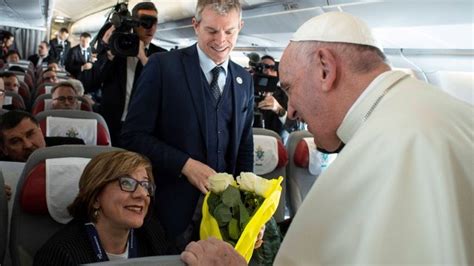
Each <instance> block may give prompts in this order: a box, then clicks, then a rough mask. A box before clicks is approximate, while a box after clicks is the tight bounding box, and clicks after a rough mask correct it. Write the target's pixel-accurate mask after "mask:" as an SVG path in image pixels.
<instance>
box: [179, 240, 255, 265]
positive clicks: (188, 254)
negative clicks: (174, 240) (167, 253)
mask: <svg viewBox="0 0 474 266" xmlns="http://www.w3.org/2000/svg"><path fill="white" fill-rule="evenodd" d="M181 260H182V261H183V262H184V263H186V264H187V265H190V266H213V265H216V266H217V265H218V266H220V265H225V266H240V265H247V262H246V261H245V259H244V258H243V257H242V256H240V254H239V253H237V251H235V249H234V248H233V247H232V246H231V245H230V244H228V243H226V242H224V241H222V240H217V239H215V238H213V237H211V238H209V239H207V240H199V241H198V242H191V243H189V244H188V245H187V246H186V249H185V250H184V251H183V253H181Z"/></svg>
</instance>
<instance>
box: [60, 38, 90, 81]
mask: <svg viewBox="0 0 474 266" xmlns="http://www.w3.org/2000/svg"><path fill="white" fill-rule="evenodd" d="M87 52H88V54H89V58H91V56H92V51H91V48H90V47H89V48H87ZM89 61H90V60H89ZM85 63H87V61H86V59H85V58H84V56H83V55H82V48H81V46H80V45H76V46H74V47H73V48H72V49H71V50H69V52H68V53H67V56H66V61H65V63H64V66H65V67H66V71H67V72H69V73H70V74H71V75H72V76H74V77H75V78H76V79H79V74H81V67H82V65H84V64H85Z"/></svg>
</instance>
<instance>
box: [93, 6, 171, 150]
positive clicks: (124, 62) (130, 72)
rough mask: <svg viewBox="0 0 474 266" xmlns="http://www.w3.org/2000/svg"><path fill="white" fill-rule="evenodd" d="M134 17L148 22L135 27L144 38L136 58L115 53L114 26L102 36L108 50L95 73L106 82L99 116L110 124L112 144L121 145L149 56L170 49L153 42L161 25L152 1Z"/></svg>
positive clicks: (100, 54)
mask: <svg viewBox="0 0 474 266" xmlns="http://www.w3.org/2000/svg"><path fill="white" fill-rule="evenodd" d="M132 18H133V19H137V20H140V21H144V22H150V21H151V23H148V24H146V23H140V26H138V27H134V28H133V32H134V33H135V34H136V35H138V38H139V39H140V46H139V49H138V54H137V55H136V56H124V55H120V54H113V53H112V51H111V49H110V48H111V47H110V46H111V45H114V44H113V43H111V36H112V35H113V33H114V31H115V30H116V28H115V26H112V27H110V28H109V29H108V30H107V31H106V32H105V33H104V36H103V37H102V43H101V45H102V46H104V47H105V48H106V49H102V51H99V54H98V60H97V62H96V63H95V64H94V68H95V71H98V77H99V79H100V82H101V83H102V102H101V107H100V110H99V113H100V114H101V115H102V116H103V117H104V118H105V120H106V121H107V125H108V126H109V130H110V134H111V138H112V145H113V146H120V143H119V142H118V138H119V135H120V131H121V129H122V123H123V121H125V118H126V116H127V111H128V104H129V102H130V99H131V97H132V96H133V94H134V93H135V92H134V89H136V88H135V86H134V85H135V83H136V80H138V77H139V76H140V73H141V71H142V68H143V66H144V65H146V63H147V62H148V57H149V56H150V55H151V54H153V53H157V52H165V51H166V50H165V49H163V48H161V47H158V46H155V45H153V44H152V43H151V40H152V39H153V36H154V35H155V32H156V28H157V23H158V10H157V9H156V7H155V5H154V4H153V3H151V2H143V3H138V4H137V5H135V7H134V8H133V10H132Z"/></svg>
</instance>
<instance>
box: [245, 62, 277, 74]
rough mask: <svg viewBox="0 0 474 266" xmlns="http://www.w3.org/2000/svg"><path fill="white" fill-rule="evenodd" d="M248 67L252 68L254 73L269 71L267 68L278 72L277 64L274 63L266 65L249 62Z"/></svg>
mask: <svg viewBox="0 0 474 266" xmlns="http://www.w3.org/2000/svg"><path fill="white" fill-rule="evenodd" d="M249 65H250V67H251V68H252V70H253V72H254V73H263V70H264V69H269V68H272V69H273V70H275V71H277V72H278V62H275V65H268V64H264V63H255V62H252V61H250V62H249Z"/></svg>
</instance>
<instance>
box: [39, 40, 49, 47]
mask: <svg viewBox="0 0 474 266" xmlns="http://www.w3.org/2000/svg"><path fill="white" fill-rule="evenodd" d="M41 43H42V44H44V45H46V48H49V43H48V42H47V41H42V42H40V44H41Z"/></svg>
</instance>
